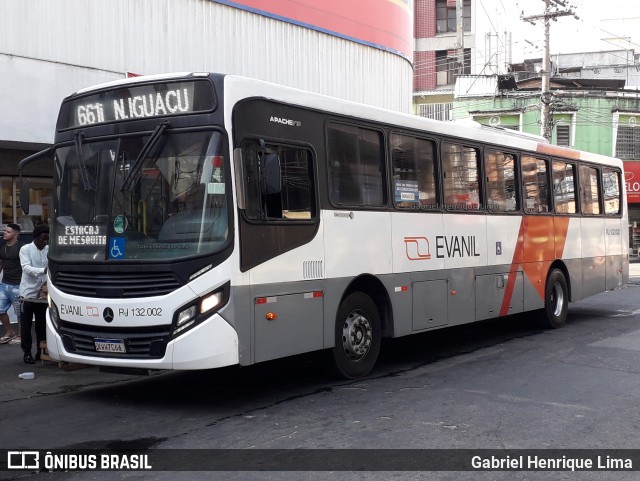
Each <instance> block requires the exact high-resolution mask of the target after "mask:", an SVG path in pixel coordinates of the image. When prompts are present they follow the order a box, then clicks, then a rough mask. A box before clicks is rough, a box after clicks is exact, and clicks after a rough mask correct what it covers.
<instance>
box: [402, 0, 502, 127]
mask: <svg viewBox="0 0 640 481" xmlns="http://www.w3.org/2000/svg"><path fill="white" fill-rule="evenodd" d="M512 17H513V15H512V14H511V12H507V11H506V10H505V5H504V4H502V2H500V3H498V2H480V1H479V0H416V3H415V27H414V35H415V52H414V77H413V107H414V113H416V114H417V115H420V116H423V117H429V118H435V119H438V120H451V119H452V118H453V117H454V115H453V111H452V109H453V103H452V102H453V97H454V86H455V80H456V78H457V77H458V76H459V75H497V74H501V73H505V72H506V71H507V65H508V64H509V63H510V62H511V33H510V32H509V29H508V28H507V25H508V19H509V18H512Z"/></svg>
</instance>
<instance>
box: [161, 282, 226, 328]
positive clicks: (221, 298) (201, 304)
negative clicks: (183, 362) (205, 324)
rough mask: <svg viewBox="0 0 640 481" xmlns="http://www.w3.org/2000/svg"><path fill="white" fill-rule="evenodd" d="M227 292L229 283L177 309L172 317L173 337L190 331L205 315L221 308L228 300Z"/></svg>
mask: <svg viewBox="0 0 640 481" xmlns="http://www.w3.org/2000/svg"><path fill="white" fill-rule="evenodd" d="M229 291H230V283H228V282H227V283H226V284H225V285H223V286H222V287H219V288H218V289H216V290H215V291H213V292H210V293H208V294H205V295H204V296H202V297H201V298H200V299H197V300H195V301H193V302H192V303H191V304H188V305H186V306H183V307H182V308H180V309H178V310H177V311H176V314H175V317H174V324H173V325H174V327H173V335H174V336H176V335H177V334H179V333H181V332H183V331H185V330H187V329H190V328H191V327H193V326H195V325H196V324H198V323H199V322H201V321H202V320H204V319H205V318H206V317H207V315H211V314H213V313H214V312H216V311H217V310H218V309H220V308H221V307H223V306H224V305H225V304H226V303H227V301H228V300H229Z"/></svg>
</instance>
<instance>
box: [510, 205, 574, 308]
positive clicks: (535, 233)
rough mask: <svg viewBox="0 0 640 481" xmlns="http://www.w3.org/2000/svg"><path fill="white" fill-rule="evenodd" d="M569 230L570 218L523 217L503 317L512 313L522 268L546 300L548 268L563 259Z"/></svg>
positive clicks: (541, 297)
mask: <svg viewBox="0 0 640 481" xmlns="http://www.w3.org/2000/svg"><path fill="white" fill-rule="evenodd" d="M568 230H569V218H568V217H547V216H540V217H536V216H524V217H523V218H522V220H521V221H520V230H519V231H518V241H517V244H516V248H515V250H514V253H513V260H512V261H511V268H510V269H509V277H508V279H507V285H506V288H505V293H504V298H503V299H502V306H501V307H500V315H501V316H505V315H507V314H508V313H509V305H510V304H511V298H512V297H513V290H514V288H515V283H516V278H517V273H518V271H519V269H522V271H523V273H524V275H525V276H526V278H527V279H528V280H529V282H530V283H531V284H532V285H533V287H534V288H535V289H536V291H537V292H538V295H539V296H540V299H544V290H545V283H546V280H547V272H548V271H549V266H550V265H551V263H552V262H553V261H554V260H556V259H561V258H562V254H563V252H564V248H565V244H566V241H567V232H568Z"/></svg>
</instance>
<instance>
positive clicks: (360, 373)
mask: <svg viewBox="0 0 640 481" xmlns="http://www.w3.org/2000/svg"><path fill="white" fill-rule="evenodd" d="M381 339H382V329H381V323H380V313H379V312H378V308H377V307H376V304H375V302H373V300H372V299H371V298H370V297H369V296H368V295H366V294H364V293H362V292H354V293H352V294H349V295H348V296H347V297H346V298H345V299H344V300H343V301H342V304H340V307H339V308H338V313H337V315H336V324H335V346H334V348H333V363H334V367H335V369H336V371H337V374H338V375H340V376H342V377H344V378H347V379H358V378H361V377H364V376H366V375H367V374H369V373H370V372H371V370H372V369H373V366H374V365H375V363H376V360H377V359H378V354H379V353H380V343H381Z"/></svg>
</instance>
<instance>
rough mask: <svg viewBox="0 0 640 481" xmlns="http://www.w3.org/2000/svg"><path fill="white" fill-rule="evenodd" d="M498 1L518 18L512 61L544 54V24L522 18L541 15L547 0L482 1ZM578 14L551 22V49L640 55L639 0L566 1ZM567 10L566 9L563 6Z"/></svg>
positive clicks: (513, 28) (514, 27)
mask: <svg viewBox="0 0 640 481" xmlns="http://www.w3.org/2000/svg"><path fill="white" fill-rule="evenodd" d="M481 1H483V2H493V1H499V2H501V3H502V5H503V6H504V7H505V8H510V9H514V10H515V11H514V14H515V16H516V17H517V18H518V20H517V23H516V24H515V25H512V27H511V30H512V40H513V51H512V61H513V62H514V63H515V62H521V61H522V60H524V59H525V58H540V57H542V48H543V41H544V27H543V24H542V21H539V22H537V24H536V25H531V24H530V23H528V22H525V21H522V20H520V19H519V17H520V15H521V14H522V12H524V16H525V17H526V16H532V15H538V14H542V13H543V12H544V0H481ZM567 3H569V4H570V5H573V6H574V8H573V11H574V12H575V14H576V15H577V16H578V17H579V19H576V18H575V17H573V16H566V17H559V18H558V19H557V21H555V22H551V27H550V51H551V54H552V55H553V54H556V53H577V52H596V51H605V50H624V49H626V50H630V49H631V50H635V52H636V53H638V54H640V1H638V0H604V1H601V0H567ZM552 4H553V1H552ZM563 10H566V9H563Z"/></svg>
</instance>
